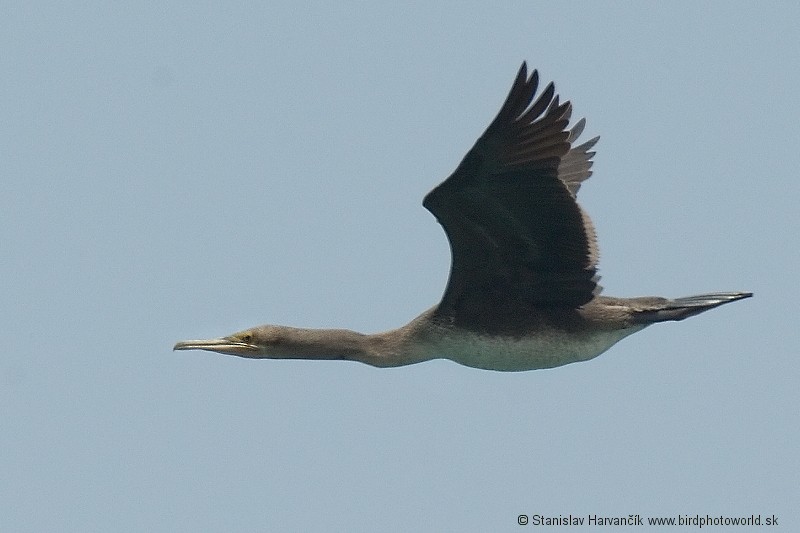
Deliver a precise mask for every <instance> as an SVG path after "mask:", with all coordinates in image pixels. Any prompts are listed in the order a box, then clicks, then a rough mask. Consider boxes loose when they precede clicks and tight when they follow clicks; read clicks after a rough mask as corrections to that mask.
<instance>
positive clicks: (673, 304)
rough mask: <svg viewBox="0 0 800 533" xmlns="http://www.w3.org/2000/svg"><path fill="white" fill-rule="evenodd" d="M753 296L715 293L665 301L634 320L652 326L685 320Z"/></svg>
mask: <svg viewBox="0 0 800 533" xmlns="http://www.w3.org/2000/svg"><path fill="white" fill-rule="evenodd" d="M751 296H753V293H752V292H714V293H709V294H698V295H695V296H685V297H683V298H675V299H674V300H667V299H664V300H662V301H660V302H658V303H654V304H653V305H650V306H647V307H646V308H644V309H642V310H640V311H637V312H636V313H635V315H634V319H635V320H636V322H639V323H642V324H652V323H654V322H665V321H668V320H683V319H684V318H689V317H690V316H694V315H698V314H700V313H702V312H704V311H708V310H709V309H714V308H715V307H719V306H720V305H724V304H727V303H730V302H735V301H736V300H742V299H744V298H750V297H751Z"/></svg>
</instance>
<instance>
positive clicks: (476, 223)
mask: <svg viewBox="0 0 800 533" xmlns="http://www.w3.org/2000/svg"><path fill="white" fill-rule="evenodd" d="M538 82H539V76H538V73H537V72H536V71H535V70H534V71H533V73H532V74H531V76H530V78H529V77H528V76H527V67H526V65H525V63H523V64H522V67H521V68H520V70H519V74H518V75H517V78H516V80H515V81H514V85H513V87H512V88H511V91H510V93H509V95H508V98H507V99H506V101H505V103H504V104H503V107H502V108H501V109H500V112H499V113H498V115H497V117H496V118H495V119H494V121H492V123H491V124H490V125H489V127H488V128H487V130H486V132H485V133H484V134H483V135H482V136H481V138H480V139H478V141H477V142H476V143H475V146H474V147H473V148H472V149H471V150H470V151H469V153H467V155H466V156H465V157H464V159H463V161H461V164H460V165H459V166H458V168H457V169H456V170H455V172H453V174H452V175H451V176H450V177H449V178H447V179H446V180H445V181H444V182H443V183H441V184H440V185H439V186H438V187H436V188H435V189H434V190H432V191H431V192H430V193H429V194H428V195H427V196H426V197H425V200H424V202H423V205H424V206H425V207H426V208H427V209H428V210H429V211H430V212H431V213H433V214H434V215H435V216H436V218H437V219H438V220H439V222H440V223H441V224H442V226H443V227H444V230H445V232H446V233H447V238H448V239H449V241H450V248H451V250H452V254H453V262H452V266H451V269H450V279H449V280H448V283H447V288H446V289H445V292H444V296H443V297H442V301H441V303H440V304H439V306H438V307H437V308H436V310H435V312H434V313H435V317H436V318H437V319H438V320H446V321H448V322H449V323H451V324H454V325H457V326H460V327H464V328H467V329H473V330H476V331H490V330H491V331H500V330H508V331H510V330H514V329H517V328H521V327H523V326H524V325H525V324H526V323H527V322H528V319H527V318H526V317H529V316H531V315H535V314H536V313H535V311H536V310H537V309H542V308H554V307H558V308H562V309H575V308H577V307H579V306H581V305H583V304H585V303H586V302H588V301H589V300H591V299H592V298H593V297H594V295H595V294H596V293H597V292H599V288H598V286H597V277H596V276H595V274H596V271H597V269H596V264H597V246H596V243H595V234H594V229H593V227H592V224H591V221H590V220H589V217H588V216H587V215H586V214H585V213H584V212H583V211H582V210H581V208H580V207H579V206H578V204H577V202H576V201H575V194H576V193H577V191H578V188H579V187H580V184H581V182H582V181H584V180H585V179H586V178H588V177H589V176H590V175H591V170H590V167H591V165H592V162H591V157H592V156H593V155H594V153H593V152H590V151H589V150H590V149H591V148H592V146H594V144H595V143H596V142H597V139H596V138H595V139H592V140H591V141H588V142H586V143H584V144H582V145H581V146H577V147H575V148H571V144H572V143H573V142H574V141H575V140H576V139H577V137H578V136H579V135H580V133H581V131H582V130H583V126H584V121H583V120H581V121H579V122H578V123H577V124H576V125H575V126H574V127H573V128H572V130H569V129H567V128H568V125H569V118H570V114H571V111H572V107H571V104H570V103H569V102H564V103H563V104H559V102H558V96H556V95H555V89H554V87H553V84H552V83H551V84H549V85H548V86H547V87H546V88H545V89H544V91H543V92H542V93H541V95H539V97H538V98H537V99H536V101H535V102H534V103H533V104H531V102H532V100H533V97H534V95H535V93H536V89H537V86H538Z"/></svg>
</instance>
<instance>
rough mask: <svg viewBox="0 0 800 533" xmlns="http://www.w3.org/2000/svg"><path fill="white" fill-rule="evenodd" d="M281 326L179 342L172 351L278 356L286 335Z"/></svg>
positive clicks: (251, 356)
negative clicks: (206, 351)
mask: <svg viewBox="0 0 800 533" xmlns="http://www.w3.org/2000/svg"><path fill="white" fill-rule="evenodd" d="M285 329H287V328H285V327H283V326H271V325H266V326H258V327H255V328H250V329H246V330H244V331H240V332H238V333H234V334H232V335H228V336H227V337H220V338H219V339H205V340H189V341H181V342H179V343H177V344H175V346H174V347H173V348H172V349H173V350H208V351H209V352H217V353H222V354H227V355H236V356H239V357H249V358H254V359H258V358H262V357H275V356H278V355H279V354H280V351H281V346H282V345H283V344H284V342H285V339H286V335H285V332H284V331H283V330H285Z"/></svg>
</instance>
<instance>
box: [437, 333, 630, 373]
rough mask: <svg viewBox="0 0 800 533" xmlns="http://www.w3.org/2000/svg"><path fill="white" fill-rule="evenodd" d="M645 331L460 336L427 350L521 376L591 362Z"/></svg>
mask: <svg viewBox="0 0 800 533" xmlns="http://www.w3.org/2000/svg"><path fill="white" fill-rule="evenodd" d="M644 327H645V326H637V327H633V328H627V329H623V330H614V331H600V332H593V333H583V334H571V335H567V334H565V333H563V332H558V331H552V332H547V333H542V334H539V335H536V336H530V337H523V338H520V339H516V338H513V337H496V336H491V337H490V336H484V335H479V334H470V333H464V332H460V333H459V334H458V335H450V336H445V337H442V338H440V339H438V340H437V341H434V342H433V343H431V344H429V345H428V346H427V347H426V350H430V351H431V353H429V354H428V355H429V356H432V357H430V358H444V359H450V360H452V361H455V362H456V363H460V364H462V365H465V366H470V367H474V368H482V369H485V370H500V371H505V372H518V371H522V370H536V369H540V368H553V367H556V366H561V365H566V364H569V363H576V362H578V361H588V360H589V359H593V358H595V357H597V356H598V355H600V354H601V353H603V352H605V351H606V350H608V349H609V348H610V347H611V346H613V345H614V344H616V343H617V342H618V341H620V340H621V339H623V338H625V337H627V336H628V335H631V334H632V333H636V332H637V331H640V330H642V329H643V328H644Z"/></svg>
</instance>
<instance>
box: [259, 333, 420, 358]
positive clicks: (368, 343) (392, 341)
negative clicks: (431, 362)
mask: <svg viewBox="0 0 800 533" xmlns="http://www.w3.org/2000/svg"><path fill="white" fill-rule="evenodd" d="M414 353H415V350H414V349H413V342H411V341H410V338H409V335H408V334H407V331H406V329H405V328H400V329H395V330H391V331H386V332H383V333H376V334H374V335H365V334H363V333H358V332H355V331H350V330H347V329H305V328H288V327H287V328H285V329H284V330H283V331H282V335H281V339H280V341H279V342H278V343H276V345H275V346H273V347H271V348H270V349H269V350H268V351H265V353H264V354H263V357H266V358H276V359H317V360H346V361H359V362H362V363H366V364H368V365H372V366H378V367H391V366H401V365H408V364H411V363H417V362H419V361H421V360H423V359H421V358H419V357H414V356H413V354H414Z"/></svg>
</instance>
